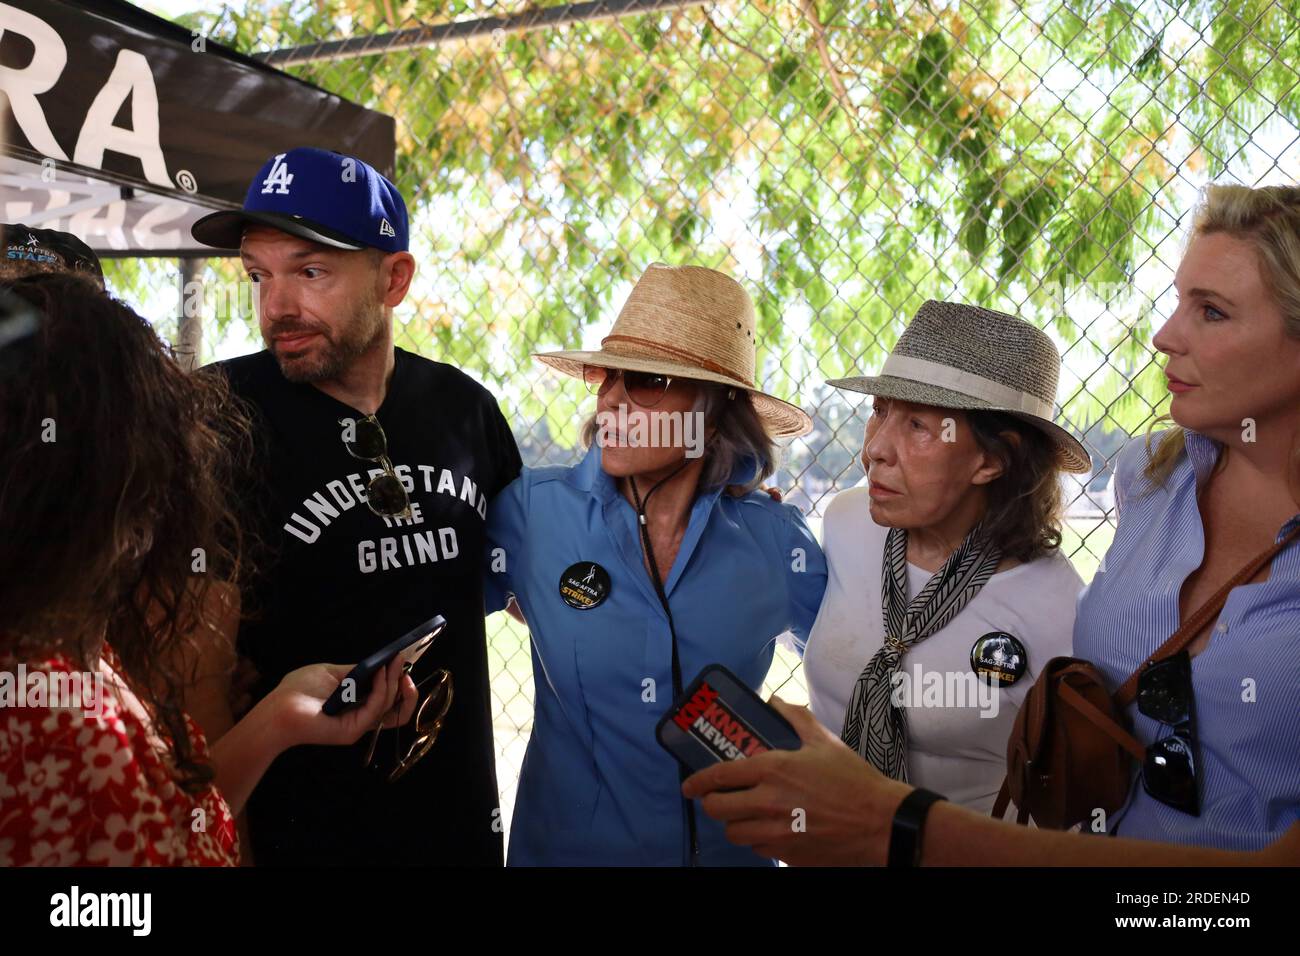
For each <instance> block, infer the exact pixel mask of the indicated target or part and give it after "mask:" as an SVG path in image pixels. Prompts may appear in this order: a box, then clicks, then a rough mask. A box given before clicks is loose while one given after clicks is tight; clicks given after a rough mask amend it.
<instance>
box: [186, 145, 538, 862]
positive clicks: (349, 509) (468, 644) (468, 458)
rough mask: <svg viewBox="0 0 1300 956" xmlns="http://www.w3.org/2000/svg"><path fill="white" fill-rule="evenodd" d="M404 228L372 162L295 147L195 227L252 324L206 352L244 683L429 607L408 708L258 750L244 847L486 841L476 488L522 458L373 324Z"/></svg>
mask: <svg viewBox="0 0 1300 956" xmlns="http://www.w3.org/2000/svg"><path fill="white" fill-rule="evenodd" d="M407 232H408V223H407V213H406V204H405V203H404V202H403V200H402V196H401V194H400V193H399V192H398V191H397V188H396V187H395V186H394V185H393V184H392V183H391V182H389V181H388V180H387V179H386V178H384V177H383V176H382V175H380V174H379V173H378V172H377V171H375V170H374V169H373V168H371V167H370V166H369V165H367V164H366V163H364V162H362V161H361V160H359V159H356V158H355V157H351V156H344V155H341V154H339V153H333V152H329V151H326V150H322V149H311V148H299V149H292V150H289V151H288V152H285V153H279V154H277V155H275V156H273V157H271V158H270V159H269V160H268V161H267V162H266V164H265V165H264V166H263V167H262V169H261V171H259V172H258V174H257V175H256V176H255V177H254V179H253V182H252V184H251V185H250V186H249V189H248V194H247V197H246V198H245V201H244V207H243V209H240V210H232V211H223V212H217V213H212V214H211V215H208V216H205V217H203V218H202V219H200V220H198V221H197V222H196V223H195V224H194V227H193V234H194V237H195V238H196V239H197V240H199V241H200V242H203V243H206V244H209V245H212V246H216V247H218V248H226V249H238V250H239V254H240V259H241V261H242V263H243V266H244V269H245V271H246V273H247V274H248V277H249V279H250V280H251V281H252V282H253V283H255V288H256V290H257V302H258V306H259V308H258V319H259V323H260V326H261V332H262V337H263V339H264V340H265V344H266V348H265V349H264V350H263V351H261V352H258V353H256V354H254V355H246V356H243V357H241V358H237V359H232V360H229V361H225V362H221V363H217V365H216V366H214V368H216V369H219V370H220V371H221V372H222V373H224V374H225V375H226V377H227V379H228V380H229V382H230V384H231V386H232V390H233V391H234V393H235V394H236V395H238V396H239V397H240V398H242V399H243V400H245V402H246V403H247V404H248V406H249V408H250V412H251V417H252V420H253V434H254V441H255V445H256V455H255V461H254V467H253V468H252V469H251V470H250V474H249V479H248V481H247V483H246V486H245V487H241V488H239V489H237V491H238V497H239V500H240V503H241V507H242V509H243V515H242V517H243V525H244V528H245V530H246V531H248V532H251V536H252V537H253V538H255V539H257V540H258V541H259V542H260V545H259V547H258V549H257V550H255V551H254V552H252V554H251V555H250V556H249V557H250V558H251V563H252V564H253V565H254V574H253V576H252V578H251V579H250V581H249V582H248V584H247V585H246V586H245V587H244V588H243V592H242V594H241V595H240V600H239V601H233V600H232V602H231V603H232V605H233V607H232V610H231V613H230V614H229V615H228V616H227V619H226V622H225V628H224V629H225V630H226V632H227V633H234V631H235V627H236V623H235V622H236V621H238V625H237V626H238V634H237V645H238V650H239V652H240V655H241V656H242V657H243V658H244V659H245V661H246V663H250V664H251V665H252V666H253V668H255V670H256V673H257V681H256V685H255V687H254V689H253V695H252V696H253V698H254V700H256V699H257V698H259V697H260V696H261V695H262V694H263V693H265V692H267V691H269V690H270V688H272V687H274V686H275V684H276V683H277V682H278V681H279V680H280V678H281V677H283V676H284V675H285V674H287V673H288V672H289V671H291V670H294V669H296V668H298V667H301V666H303V664H304V663H307V662H310V661H318V660H333V661H342V662H354V661H359V660H362V659H364V658H365V657H366V656H368V655H370V654H371V653H373V652H375V651H376V650H379V649H381V648H383V647H384V646H386V645H388V644H389V643H391V642H392V641H394V640H395V639H396V638H398V637H400V636H401V635H403V634H404V633H406V632H407V631H409V630H410V629H412V628H414V627H416V626H417V625H419V624H421V623H422V622H424V621H427V620H428V619H430V618H432V617H433V616H434V615H437V614H441V615H443V616H444V617H445V618H446V620H447V627H446V629H445V630H444V631H443V632H442V633H441V634H440V635H439V636H438V637H437V638H436V640H435V641H434V642H433V644H432V646H431V647H430V648H429V650H428V651H427V652H426V653H425V654H424V655H423V657H421V658H420V660H419V661H418V663H417V664H416V665H415V668H414V670H413V671H412V675H411V676H412V677H413V678H414V679H415V682H416V684H417V686H420V687H421V692H422V693H421V696H422V699H425V698H428V699H429V706H426V707H425V708H424V709H423V711H422V712H421V714H420V716H419V718H418V719H417V720H416V721H414V722H413V724H412V726H409V727H404V728H401V729H399V730H397V731H385V732H384V733H383V734H381V735H379V736H378V738H377V740H378V743H377V746H375V747H374V748H373V749H372V746H371V743H372V742H371V740H370V739H369V738H367V739H365V740H363V741H362V742H361V743H359V744H358V745H357V746H356V747H353V748H323V747H321V748H308V747H300V748H297V749H295V750H291V751H288V752H287V753H285V754H284V755H283V756H282V757H281V758H279V759H278V760H277V761H276V762H275V764H273V765H272V767H271V768H270V770H269V771H268V772H267V773H266V775H265V776H264V777H263V778H262V782H261V784H260V785H259V787H258V789H257V791H256V792H255V793H254V794H253V796H252V798H251V799H250V801H249V803H248V811H247V812H248V829H249V832H250V834H251V842H252V850H253V854H252V855H253V858H254V860H255V862H257V863H258V864H347V863H399V864H401V863H416V864H482V865H500V864H501V862H502V835H501V832H500V831H501V826H500V819H499V817H500V811H499V810H498V808H497V807H498V801H497V787H496V774H495V758H494V749H493V744H492V708H491V692H490V689H489V687H488V667H487V648H486V638H485V634H484V622H483V592H482V583H481V567H482V563H483V550H484V518H485V515H486V508H487V502H488V500H489V499H490V498H491V497H492V496H493V495H495V494H496V493H497V491H499V490H500V489H501V488H503V487H504V486H505V485H506V484H508V483H509V482H510V481H511V480H512V479H513V478H514V477H515V476H516V475H517V474H518V472H519V469H520V464H521V462H520V458H519V451H518V448H517V447H516V445H515V440H514V437H513V436H512V435H511V433H510V428H509V426H508V425H507V424H506V422H505V419H504V418H503V417H502V415H501V412H500V410H499V409H498V407H497V403H496V400H495V399H494V398H493V397H492V395H491V394H490V393H489V392H488V391H487V390H486V389H484V388H483V387H482V386H481V385H479V384H478V383H477V382H475V381H474V380H473V379H471V378H469V377H468V376H467V375H465V374H464V373H462V372H461V371H459V370H458V369H456V368H453V367H452V366H450V365H446V364H443V363H441V362H434V361H430V360H428V359H425V358H422V357H420V356H418V355H415V354H412V353H410V352H407V351H405V350H403V349H400V348H395V347H394V345H393V309H394V308H395V307H396V306H398V305H399V304H400V303H401V302H402V301H403V299H405V297H406V295H407V292H408V290H409V288H410V284H411V280H412V277H413V275H414V272H415V260H414V258H413V257H412V256H411V254H410V252H409V251H408V250H407ZM236 611H242V612H243V613H242V617H240V616H237V614H236V613H235V612H236ZM219 656H220V654H219V653H218V652H215V651H214V652H213V657H214V658H215V657H219ZM208 663H211V662H208ZM215 696H216V697H219V698H221V700H215V701H214V700H213V699H212V698H211V697H209V699H207V700H206V701H202V700H201V701H199V702H198V703H197V704H196V709H197V710H198V712H199V714H198V716H199V719H200V721H201V722H204V723H205V724H206V726H205V730H208V731H209V733H210V734H220V733H221V732H222V730H223V729H224V727H225V726H227V722H228V721H229V720H230V719H231V716H232V715H231V714H230V713H229V708H228V707H227V706H224V705H223V701H224V699H225V697H226V693H225V692H224V690H219V691H218V692H217V693H216V695H215ZM444 712H445V717H444V719H442V720H441V721H438V720H437V717H438V715H439V714H440V713H444ZM399 766H400V767H401V768H402V769H401V770H400V772H395V771H397V768H398V767H399Z"/></svg>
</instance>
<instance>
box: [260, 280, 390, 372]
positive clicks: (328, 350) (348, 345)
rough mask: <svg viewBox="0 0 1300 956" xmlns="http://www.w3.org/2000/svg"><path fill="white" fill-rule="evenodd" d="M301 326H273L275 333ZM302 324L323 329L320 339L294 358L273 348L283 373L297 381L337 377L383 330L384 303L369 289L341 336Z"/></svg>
mask: <svg viewBox="0 0 1300 956" xmlns="http://www.w3.org/2000/svg"><path fill="white" fill-rule="evenodd" d="M297 328H300V327H295V326H289V327H285V328H275V329H272V330H271V334H272V335H273V336H274V335H280V334H282V333H284V332H292V331H295V330H296V329H297ZM301 328H302V330H303V331H311V332H319V333H320V339H319V340H317V341H316V342H314V343H312V345H313V348H312V350H311V351H308V352H303V353H301V354H298V353H293V357H292V358H286V357H285V356H284V354H282V353H281V352H279V351H277V350H276V349H274V348H272V349H271V353H272V354H273V355H274V356H275V360H276V362H277V363H278V364H279V366H280V371H281V373H282V374H283V375H284V377H285V378H287V379H288V380H289V381H290V382H293V383H295V384H310V383H313V382H325V381H329V380H331V379H337V378H338V377H339V376H340V375H341V374H342V373H343V372H344V371H345V370H346V369H347V367H348V366H349V365H351V364H352V363H353V362H354V361H356V359H357V358H358V357H359V356H361V355H362V354H364V353H365V352H366V351H367V350H368V349H369V348H370V347H371V346H372V345H374V344H375V341H376V340H377V339H378V338H379V337H380V336H381V335H382V334H383V331H384V310H383V305H382V304H381V303H380V302H379V300H378V299H377V298H376V297H375V296H374V295H372V294H371V293H370V292H369V291H367V293H366V295H365V297H364V298H363V299H362V301H361V302H360V303H359V304H358V305H357V306H356V308H355V309H354V310H353V312H352V316H351V318H350V319H349V321H348V322H347V323H346V324H345V325H344V326H343V328H342V329H341V330H340V331H339V333H338V338H337V339H335V338H333V337H331V335H330V333H329V331H328V330H326V329H320V328H311V327H301Z"/></svg>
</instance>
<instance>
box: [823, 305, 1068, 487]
mask: <svg viewBox="0 0 1300 956" xmlns="http://www.w3.org/2000/svg"><path fill="white" fill-rule="evenodd" d="M1060 374H1061V356H1060V353H1059V352H1057V351H1056V346H1055V345H1054V344H1053V343H1052V340H1051V339H1050V338H1049V337H1048V335H1047V333H1045V332H1043V331H1042V330H1041V329H1039V328H1037V327H1035V326H1033V325H1031V324H1030V323H1028V322H1026V321H1025V320H1024V319H1020V318H1017V317H1016V316H1014V315H1007V314H1006V313H1005V312H994V311H993V310H992V309H982V308H980V307H978V306H974V305H963V304H961V303H957V302H939V301H936V300H934V299H931V300H930V301H928V302H926V303H925V304H924V305H922V306H921V307H920V308H919V309H918V310H917V312H916V317H915V318H913V319H912V321H911V323H910V324H909V325H908V326H907V328H906V329H904V330H903V334H902V335H900V336H899V338H898V341H897V342H896V343H895V344H894V348H893V350H892V351H891V352H890V353H889V356H888V357H887V358H886V359H885V364H884V366H883V367H882V368H881V369H880V374H879V375H867V376H857V377H854V378H837V379H833V380H831V381H830V382H828V383H827V384H830V385H834V386H835V387H836V388H847V389H850V390H852V391H855V392H865V393H866V394H868V395H879V396H881V397H882V398H893V399H898V400H899V401H903V402H914V403H915V404H918V405H934V406H937V407H939V408H957V409H963V410H980V409H982V410H985V411H993V412H1006V413H1007V414H1009V415H1013V416H1014V417H1016V418H1019V419H1020V420H1021V421H1024V422H1026V423H1028V424H1030V425H1032V426H1034V427H1035V428H1037V429H1038V430H1039V431H1041V432H1043V434H1045V435H1047V437H1048V438H1050V439H1051V440H1052V442H1053V443H1054V444H1055V445H1056V447H1057V449H1058V451H1059V453H1060V464H1061V467H1062V468H1063V469H1064V470H1066V471H1070V472H1090V471H1092V459H1091V458H1090V457H1089V455H1088V452H1087V450H1086V449H1084V447H1083V445H1082V444H1080V443H1079V441H1078V440H1077V439H1076V438H1075V437H1074V436H1073V435H1071V434H1070V433H1069V432H1068V431H1066V430H1065V429H1064V428H1062V427H1061V426H1060V425H1057V424H1056V423H1055V422H1054V421H1052V418H1053V411H1054V408H1055V403H1056V386H1057V382H1058V380H1059V378H1060Z"/></svg>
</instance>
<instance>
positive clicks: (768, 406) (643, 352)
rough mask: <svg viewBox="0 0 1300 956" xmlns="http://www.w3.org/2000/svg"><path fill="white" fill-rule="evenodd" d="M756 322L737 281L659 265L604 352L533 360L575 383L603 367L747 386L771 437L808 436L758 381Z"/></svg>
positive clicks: (807, 422) (794, 411) (806, 427)
mask: <svg viewBox="0 0 1300 956" xmlns="http://www.w3.org/2000/svg"><path fill="white" fill-rule="evenodd" d="M754 325H755V323H754V303H753V302H752V301H751V300H750V298H749V295H748V294H747V293H746V292H745V290H744V289H743V288H742V287H741V285H740V283H739V282H737V281H736V280H735V279H733V278H731V277H730V276H727V275H724V274H723V273H721V272H717V271H716V270H714V269H705V268H703V267H701V266H668V265H664V264H663V263H662V262H656V263H654V264H653V265H651V266H650V268H648V269H646V271H645V273H644V274H643V275H642V276H641V278H640V279H638V280H637V283H636V286H635V287H634V288H633V289H632V293H631V294H630V295H629V296H628V297H627V302H625V303H624V304H623V309H622V311H620V312H619V314H618V318H617V319H616V320H615V321H614V328H612V329H611V330H610V332H609V335H607V336H605V337H604V338H603V339H601V342H600V350H599V351H596V352H534V353H533V357H534V358H536V359H538V360H539V361H541V362H544V363H545V364H547V365H549V366H551V368H554V369H558V370H559V371H561V372H563V373H565V374H566V375H573V376H575V377H577V378H581V377H582V369H583V366H584V365H598V366H601V367H602V368H617V369H624V370H626V371H630V372H658V373H659V374H661V375H670V376H673V377H675V378H687V379H694V380H696V381H702V382H716V383H718V384H719V385H731V386H734V387H736V388H743V389H744V390H745V391H747V392H749V395H750V398H751V400H752V401H753V403H754V411H755V412H757V413H758V417H759V419H760V420H761V421H762V422H763V425H764V426H765V427H766V429H767V433H768V434H769V435H771V436H772V437H773V438H784V437H794V436H798V435H806V434H807V433H808V432H809V431H811V430H812V419H811V418H809V417H808V416H807V415H806V414H805V413H804V412H803V410H802V409H800V408H798V407H796V406H794V405H791V404H790V403H789V402H783V401H782V400H781V399H779V398H775V397H773V396H771V395H768V394H766V393H765V392H761V391H759V389H758V387H757V385H756V383H755V380H754V357H755V353H756V351H757V349H756V346H755V343H754V335H755V332H754Z"/></svg>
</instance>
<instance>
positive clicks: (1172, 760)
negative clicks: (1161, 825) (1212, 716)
mask: <svg viewBox="0 0 1300 956" xmlns="http://www.w3.org/2000/svg"><path fill="white" fill-rule="evenodd" d="M1137 705H1138V712H1139V713H1141V714H1143V715H1144V716H1146V717H1150V718H1151V719H1152V720H1158V721H1160V723H1162V724H1165V725H1166V726H1168V727H1169V728H1170V729H1171V731H1172V732H1171V733H1170V734H1168V735H1167V736H1165V737H1161V738H1160V739H1159V740H1157V741H1156V742H1155V743H1153V744H1151V745H1150V746H1149V747H1147V755H1146V760H1145V761H1143V764H1142V787H1143V789H1145V790H1146V792H1147V793H1148V794H1150V795H1151V796H1152V797H1154V798H1155V799H1157V800H1159V801H1160V802H1161V803H1163V804H1165V805H1166V806H1170V807H1173V808H1174V809H1175V810H1181V811H1182V812H1183V813H1188V814H1191V815H1192V816H1194V817H1198V816H1200V815H1201V800H1200V787H1199V774H1198V772H1197V763H1198V760H1197V746H1196V713H1195V709H1196V708H1195V701H1194V700H1193V696H1192V659H1191V656H1190V655H1189V654H1188V653H1187V650H1186V649H1185V648H1184V649H1183V650H1181V651H1179V652H1178V653H1177V654H1175V655H1174V656H1173V657H1168V658H1165V659H1164V660H1162V661H1156V662H1154V663H1151V664H1148V665H1147V667H1146V668H1145V669H1144V670H1143V671H1142V675H1141V676H1140V677H1139V678H1138V692H1137Z"/></svg>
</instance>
